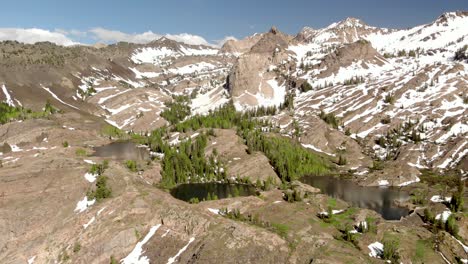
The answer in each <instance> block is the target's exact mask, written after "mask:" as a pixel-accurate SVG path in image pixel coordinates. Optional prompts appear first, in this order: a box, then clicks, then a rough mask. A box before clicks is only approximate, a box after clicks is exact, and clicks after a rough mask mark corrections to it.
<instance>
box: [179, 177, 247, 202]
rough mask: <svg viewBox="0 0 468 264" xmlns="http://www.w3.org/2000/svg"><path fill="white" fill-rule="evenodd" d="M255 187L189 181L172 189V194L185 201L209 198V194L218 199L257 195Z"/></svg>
mask: <svg viewBox="0 0 468 264" xmlns="http://www.w3.org/2000/svg"><path fill="white" fill-rule="evenodd" d="M255 193H256V190H255V188H254V187H252V186H250V185H246V184H230V183H215V182H210V183H187V184H180V185H178V186H177V187H175V188H173V189H172V190H171V195H172V196H174V197H175V198H177V199H179V200H183V201H186V202H188V201H190V199H192V198H198V200H199V201H203V200H207V197H208V194H210V196H211V197H212V196H213V194H215V195H216V196H217V197H218V199H223V198H228V197H235V196H249V195H255Z"/></svg>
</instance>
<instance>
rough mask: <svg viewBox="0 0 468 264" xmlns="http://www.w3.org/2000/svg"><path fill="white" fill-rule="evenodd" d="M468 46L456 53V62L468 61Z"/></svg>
mask: <svg viewBox="0 0 468 264" xmlns="http://www.w3.org/2000/svg"><path fill="white" fill-rule="evenodd" d="M467 49H468V45H465V46H463V47H461V48H459V49H458V50H457V51H455V56H454V58H453V59H454V60H456V61H468V52H467Z"/></svg>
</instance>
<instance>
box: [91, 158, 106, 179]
mask: <svg viewBox="0 0 468 264" xmlns="http://www.w3.org/2000/svg"><path fill="white" fill-rule="evenodd" d="M108 168H109V161H107V160H104V161H103V162H102V163H101V164H93V165H91V168H90V169H89V173H91V174H94V175H102V174H103V173H104V171H105V170H106V169H108Z"/></svg>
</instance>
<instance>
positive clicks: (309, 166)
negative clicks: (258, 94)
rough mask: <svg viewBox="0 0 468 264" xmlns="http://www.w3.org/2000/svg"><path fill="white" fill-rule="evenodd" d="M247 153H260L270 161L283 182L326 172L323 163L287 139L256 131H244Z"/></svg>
mask: <svg viewBox="0 0 468 264" xmlns="http://www.w3.org/2000/svg"><path fill="white" fill-rule="evenodd" d="M240 135H241V136H242V137H243V138H244V139H245V141H246V145H247V147H248V152H250V153H252V152H253V151H261V152H263V153H264V154H265V156H267V158H268V159H269V160H270V163H271V165H272V166H273V168H274V169H275V171H276V173H277V174H278V176H279V177H280V178H281V180H282V181H283V182H285V181H287V182H290V181H292V180H296V179H298V178H300V177H301V176H303V175H323V174H325V173H326V172H328V170H329V168H328V167H327V165H326V163H325V161H324V160H323V159H322V158H320V157H319V156H317V155H315V154H313V153H312V152H309V151H308V150H306V149H304V148H302V146H300V145H299V144H297V143H295V142H291V141H290V140H289V139H287V138H282V137H275V136H269V135H265V134H264V133H262V132H260V131H258V130H244V131H243V132H241V133H240Z"/></svg>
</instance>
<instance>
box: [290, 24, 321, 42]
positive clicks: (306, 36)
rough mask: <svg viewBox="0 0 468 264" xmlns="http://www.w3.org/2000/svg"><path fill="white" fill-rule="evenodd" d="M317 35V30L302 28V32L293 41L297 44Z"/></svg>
mask: <svg viewBox="0 0 468 264" xmlns="http://www.w3.org/2000/svg"><path fill="white" fill-rule="evenodd" d="M316 33H317V30H315V29H313V28H311V27H303V28H302V30H301V31H300V32H299V33H298V34H297V35H296V37H295V39H296V40H297V41H299V42H302V41H307V40H309V39H311V38H312V36H313V35H315V34H316Z"/></svg>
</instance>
